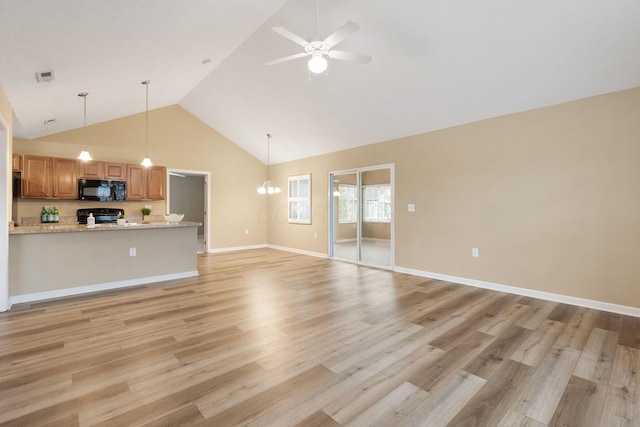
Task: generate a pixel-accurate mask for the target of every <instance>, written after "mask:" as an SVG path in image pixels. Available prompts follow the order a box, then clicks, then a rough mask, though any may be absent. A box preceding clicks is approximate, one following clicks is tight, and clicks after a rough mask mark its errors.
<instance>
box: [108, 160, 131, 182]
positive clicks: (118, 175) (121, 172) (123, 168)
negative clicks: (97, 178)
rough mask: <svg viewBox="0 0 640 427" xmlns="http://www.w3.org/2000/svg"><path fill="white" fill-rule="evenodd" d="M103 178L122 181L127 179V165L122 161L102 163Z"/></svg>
mask: <svg viewBox="0 0 640 427" xmlns="http://www.w3.org/2000/svg"><path fill="white" fill-rule="evenodd" d="M104 179H109V180H115V181H124V180H126V179H127V165H125V164H124V163H109V162H105V163H104Z"/></svg>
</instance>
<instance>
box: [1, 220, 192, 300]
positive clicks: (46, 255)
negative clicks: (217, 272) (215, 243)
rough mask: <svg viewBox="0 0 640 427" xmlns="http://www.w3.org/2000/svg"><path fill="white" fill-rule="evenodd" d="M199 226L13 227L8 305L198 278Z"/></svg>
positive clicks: (10, 245) (184, 223) (187, 224)
mask: <svg viewBox="0 0 640 427" xmlns="http://www.w3.org/2000/svg"><path fill="white" fill-rule="evenodd" d="M199 225H200V224H199V223H193V222H185V221H183V222H180V223H177V224H176V223H165V222H156V223H150V224H142V223H138V224H135V223H133V224H128V225H125V226H119V225H115V224H98V225H96V226H95V227H87V226H86V225H79V224H74V225H46V224H42V225H37V226H21V227H16V228H14V229H12V230H10V232H9V300H10V303H11V304H17V303H23V302H31V301H38V300H43V299H50V298H57V297H62V296H69V295H76V294H81V293H87V292H95V291H101V290H107V289H115V288H121V287H127V286H136V285H142V284H148V283H154V282H160V281H165V280H172V279H180V278H186V277H193V276H197V275H198V270H197V255H196V253H197V228H198V226H199Z"/></svg>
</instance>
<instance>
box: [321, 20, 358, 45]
mask: <svg viewBox="0 0 640 427" xmlns="http://www.w3.org/2000/svg"><path fill="white" fill-rule="evenodd" d="M359 29H360V26H359V25H358V24H356V23H355V22H352V21H348V22H347V23H346V24H344V25H343V26H342V27H340V28H338V29H337V30H336V31H334V32H333V34H331V35H330V36H328V37H327V38H326V39H324V41H323V42H322V43H324V45H325V46H326V47H327V48H329V49H331V48H332V47H333V46H335V45H337V44H338V43H340V42H341V41H342V40H344V39H346V38H347V37H349V36H350V35H351V34H353V33H355V32H356V31H358V30H359Z"/></svg>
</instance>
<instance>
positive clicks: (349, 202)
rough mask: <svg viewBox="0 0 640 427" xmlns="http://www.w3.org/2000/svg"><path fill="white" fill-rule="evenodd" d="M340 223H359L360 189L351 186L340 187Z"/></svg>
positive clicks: (341, 185) (342, 185) (343, 185)
mask: <svg viewBox="0 0 640 427" xmlns="http://www.w3.org/2000/svg"><path fill="white" fill-rule="evenodd" d="M338 191H339V192H340V199H339V202H338V223H340V224H347V223H350V222H357V221H358V187H356V186H355V185H349V184H340V185H338Z"/></svg>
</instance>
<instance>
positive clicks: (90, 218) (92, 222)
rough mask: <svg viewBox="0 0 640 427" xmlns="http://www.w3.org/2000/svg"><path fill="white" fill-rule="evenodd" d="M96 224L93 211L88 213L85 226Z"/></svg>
mask: <svg viewBox="0 0 640 427" xmlns="http://www.w3.org/2000/svg"><path fill="white" fill-rule="evenodd" d="M95 226H96V219H95V218H94V216H93V213H90V214H89V216H88V217H87V227H89V228H93V227H95Z"/></svg>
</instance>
